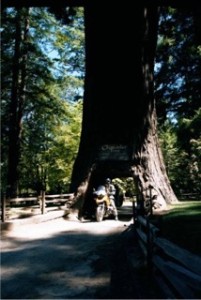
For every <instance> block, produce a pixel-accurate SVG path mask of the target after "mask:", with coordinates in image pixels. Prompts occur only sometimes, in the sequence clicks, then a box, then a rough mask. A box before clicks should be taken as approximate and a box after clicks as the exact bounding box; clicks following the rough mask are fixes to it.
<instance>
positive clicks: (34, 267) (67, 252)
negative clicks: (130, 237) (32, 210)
mask: <svg viewBox="0 0 201 300" xmlns="http://www.w3.org/2000/svg"><path fill="white" fill-rule="evenodd" d="M131 213H132V210H131V207H127V206H124V207H123V208H122V209H121V214H120V215H119V217H120V220H119V221H114V220H112V219H111V220H105V221H103V222H100V223H98V222H95V221H94V222H92V221H88V222H87V221H86V222H83V223H81V222H79V221H67V220H65V219H62V218H59V219H55V220H52V221H48V222H43V223H40V224H33V225H23V226H20V227H19V228H15V229H14V230H13V231H11V232H8V233H7V234H6V235H5V236H2V239H1V244H2V246H1V299H117V298H122V295H123V296H124V297H123V298H124V299H128V298H134V297H133V290H132V288H128V286H129V280H130V279H129V278H130V276H129V274H128V272H127V270H126V267H125V262H126V261H125V260H126V258H125V255H124V253H123V252H122V251H121V250H122V246H121V234H123V232H124V231H125V230H126V229H127V228H128V227H129V226H130V224H132V214H131ZM122 275H123V276H122Z"/></svg>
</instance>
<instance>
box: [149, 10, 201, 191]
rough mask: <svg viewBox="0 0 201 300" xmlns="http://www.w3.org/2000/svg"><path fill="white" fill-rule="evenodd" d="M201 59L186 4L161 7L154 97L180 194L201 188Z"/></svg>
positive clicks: (168, 163)
mask: <svg viewBox="0 0 201 300" xmlns="http://www.w3.org/2000/svg"><path fill="white" fill-rule="evenodd" d="M200 64H201V53H200V45H198V44H197V43H196V37H195V30H194V19H193V15H192V14H191V13H189V12H188V11H186V10H184V9H175V8H167V7H166V8H161V15H160V24H159V36H158V45H157V52H156V67H155V98H156V108H157V115H158V122H159V125H160V126H159V135H160V142H161V147H162V151H163V154H164V159H165V164H166V168H167V172H168V176H169V178H170V181H171V183H172V185H173V188H174V190H175V192H176V193H178V194H179V193H180V192H198V193H201V185H200V175H199V174H200V128H201V121H200V120H201V117H200V103H201V99H200V97H201V77H200Z"/></svg>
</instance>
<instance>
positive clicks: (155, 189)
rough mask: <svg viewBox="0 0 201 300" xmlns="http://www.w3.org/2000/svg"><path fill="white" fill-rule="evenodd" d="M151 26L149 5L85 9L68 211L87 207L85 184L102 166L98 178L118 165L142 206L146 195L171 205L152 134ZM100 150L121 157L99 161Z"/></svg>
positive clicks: (153, 12)
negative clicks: (79, 120)
mask: <svg viewBox="0 0 201 300" xmlns="http://www.w3.org/2000/svg"><path fill="white" fill-rule="evenodd" d="M157 24H158V8H157V6H153V5H151V6H143V5H142V6H138V7H136V8H135V9H133V10H131V9H128V7H127V6H104V7H102V6H97V4H93V3H91V4H87V5H86V7H85V27H86V78H85V98H84V111H83V126H82V135H81V143H80V149H79V153H78V156H77V160H76V162H75V165H74V171H73V175H72V185H71V189H72V191H76V197H75V203H74V206H73V207H74V208H81V207H82V205H83V203H84V201H85V200H86V201H88V198H87V197H86V196H87V195H88V191H89V190H90V188H91V184H90V182H94V181H93V177H94V176H95V175H96V174H97V173H98V170H99V169H100V168H103V167H102V164H103V165H104V168H103V169H104V171H103V172H102V173H101V176H103V175H105V176H107V174H108V173H109V174H111V170H110V168H111V167H112V166H113V168H114V169H115V168H116V169H119V167H120V166H122V164H123V165H124V167H123V169H126V170H122V174H126V173H127V174H131V175H132V176H133V178H134V180H135V182H136V184H137V186H138V189H139V192H140V194H141V199H142V200H143V201H144V202H145V204H146V205H145V206H147V203H149V201H148V200H150V194H151V196H152V197H153V198H154V201H157V203H160V206H161V205H162V206H163V205H165V203H170V202H172V201H176V197H175V195H174V192H173V190H172V188H171V186H170V183H169V180H168V177H167V175H166V171H165V165H164V163H163V159H162V155H161V152H160V148H159V145H158V138H157V130H156V127H157V125H156V113H155V104H154V97H153V66H154V57H155V48H156V39H157ZM104 146H105V147H106V146H107V147H109V148H110V149H116V148H117V147H119V149H122V151H121V150H120V152H119V156H118V155H117V156H116V157H114V156H111V157H109V158H107V157H106V159H101V157H103V156H104V155H103V153H102V152H103V149H105V148H104ZM123 152H124V153H123ZM106 156H107V155H106ZM103 160H104V161H103ZM120 174H121V171H120ZM101 176H100V177H99V178H98V179H100V180H102V177H101ZM156 205H157V206H159V204H156Z"/></svg>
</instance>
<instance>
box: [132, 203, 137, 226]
mask: <svg viewBox="0 0 201 300" xmlns="http://www.w3.org/2000/svg"><path fill="white" fill-rule="evenodd" d="M132 203H133V223H135V221H136V220H137V209H136V201H134V197H133V201H132Z"/></svg>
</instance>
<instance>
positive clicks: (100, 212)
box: [96, 205, 105, 222]
mask: <svg viewBox="0 0 201 300" xmlns="http://www.w3.org/2000/svg"><path fill="white" fill-rule="evenodd" d="M104 212H105V209H104V206H102V205H101V206H97V208H96V221H97V222H101V221H102V220H103V217H104Z"/></svg>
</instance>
